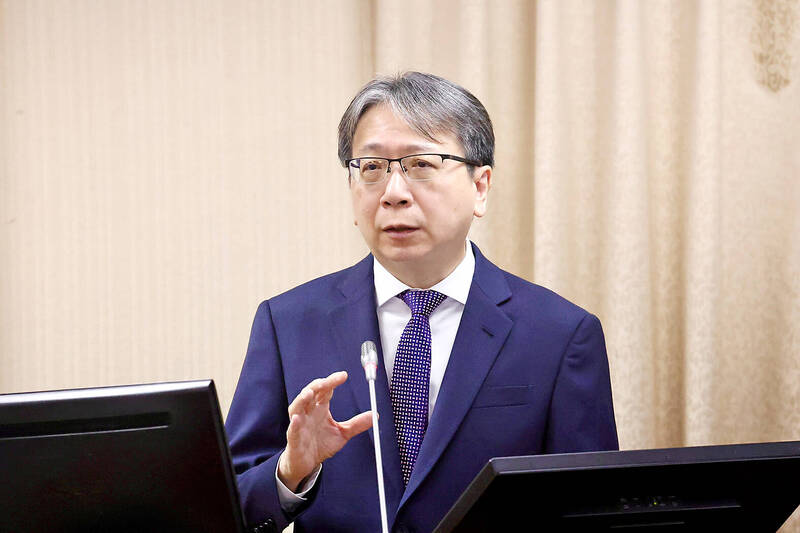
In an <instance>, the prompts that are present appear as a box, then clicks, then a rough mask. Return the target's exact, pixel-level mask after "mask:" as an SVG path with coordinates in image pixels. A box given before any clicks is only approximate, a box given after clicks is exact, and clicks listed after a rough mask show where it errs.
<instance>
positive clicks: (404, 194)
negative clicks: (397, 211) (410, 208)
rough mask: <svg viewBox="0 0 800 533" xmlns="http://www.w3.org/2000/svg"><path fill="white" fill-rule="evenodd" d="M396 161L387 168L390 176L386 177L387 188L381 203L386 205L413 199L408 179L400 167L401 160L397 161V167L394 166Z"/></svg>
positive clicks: (403, 203)
mask: <svg viewBox="0 0 800 533" xmlns="http://www.w3.org/2000/svg"><path fill="white" fill-rule="evenodd" d="M394 163H395V162H394V161H393V162H392V163H391V164H390V165H389V169H388V170H387V172H388V173H389V177H387V178H386V188H385V189H384V191H383V195H382V196H381V203H382V204H383V205H386V206H391V205H405V204H408V203H409V202H411V199H412V196H411V190H410V189H409V187H408V180H407V178H406V175H405V173H404V172H403V169H402V168H401V167H400V162H399V161H397V162H396V163H397V166H396V167H393V164H394Z"/></svg>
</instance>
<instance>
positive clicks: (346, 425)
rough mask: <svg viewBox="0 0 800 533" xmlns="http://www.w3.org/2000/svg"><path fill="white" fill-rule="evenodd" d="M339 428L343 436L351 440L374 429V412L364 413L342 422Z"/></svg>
mask: <svg viewBox="0 0 800 533" xmlns="http://www.w3.org/2000/svg"><path fill="white" fill-rule="evenodd" d="M339 427H340V428H341V429H342V436H343V437H344V438H345V439H347V440H350V439H352V438H353V437H355V436H356V435H358V434H359V433H363V432H364V431H366V430H368V429H369V428H371V427H372V411H364V412H363V413H361V414H358V415H356V416H354V417H353V418H351V419H350V420H347V421H345V422H340V423H339Z"/></svg>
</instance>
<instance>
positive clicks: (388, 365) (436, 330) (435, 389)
mask: <svg viewBox="0 0 800 533" xmlns="http://www.w3.org/2000/svg"><path fill="white" fill-rule="evenodd" d="M373 271H374V277H375V296H376V300H377V301H376V304H377V308H378V328H379V329H380V334H381V348H383V366H384V368H385V369H386V377H387V379H388V380H389V383H391V382H392V372H393V370H394V358H395V356H396V355H397V345H398V344H399V343H400V335H401V334H402V333H403V329H405V327H406V324H408V321H409V320H411V309H410V308H409V307H408V305H406V303H405V302H404V301H403V300H402V299H400V298H396V296H397V295H398V294H400V293H401V292H403V291H404V290H406V289H414V288H418V287H409V286H408V285H406V284H405V283H403V282H402V281H400V280H399V279H397V278H395V277H394V276H393V275H392V274H390V273H389V271H388V270H386V269H385V268H384V267H383V265H381V264H380V263H379V262H378V260H377V259H375V261H374V266H373ZM474 273H475V255H474V254H473V252H472V246H470V245H469V242H467V245H466V253H465V254H464V259H463V260H462V261H461V263H459V264H458V266H457V267H456V268H455V269H454V270H453V271H452V272H451V273H450V274H449V275H448V276H447V277H446V278H444V279H443V280H442V281H440V282H439V283H437V284H436V285H434V286H433V287H430V289H431V290H434V291H436V292H440V293H442V294H444V295H445V296H446V297H447V298H445V299H444V301H443V302H442V303H441V304H439V306H438V307H437V308H436V309H434V311H433V313H431V315H430V317H429V318H428V321H429V323H430V325H431V376H430V389H429V394H428V419H429V420H430V417H431V414H433V406H434V405H435V404H436V398H437V397H438V396H439V389H440V388H441V386H442V379H444V371H445V370H446V369H447V362H448V361H449V360H450V352H451V351H453V343H454V342H455V340H456V333H457V332H458V325H459V324H460V323H461V315H462V314H463V313H464V306H465V305H466V303H467V296H468V295H469V288H470V286H471V285H472V276H473V274H474Z"/></svg>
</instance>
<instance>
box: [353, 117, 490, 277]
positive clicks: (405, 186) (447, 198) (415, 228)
mask: <svg viewBox="0 0 800 533" xmlns="http://www.w3.org/2000/svg"><path fill="white" fill-rule="evenodd" d="M436 137H437V141H431V140H429V139H427V138H425V137H423V136H421V135H420V134H418V133H417V132H415V131H414V130H413V129H411V127H409V126H408V124H406V123H405V121H403V119H401V118H400V117H398V116H397V115H395V114H394V112H393V111H392V110H391V108H389V107H388V106H386V105H383V104H381V105H376V106H374V107H372V108H370V109H369V110H368V111H367V112H366V113H364V115H363V116H362V117H361V120H360V121H359V122H358V126H357V127H356V132H355V135H354V137H353V156H352V157H366V156H375V157H386V158H396V157H404V156H407V155H411V154H419V153H442V154H451V155H457V156H462V157H463V156H464V149H463V148H462V147H461V145H460V143H459V142H458V141H457V140H456V138H455V137H454V136H453V135H451V134H447V133H439V134H437V135H436ZM491 175H492V169H491V167H489V166H484V167H479V168H477V169H475V170H474V171H473V173H472V175H471V174H470V172H469V170H468V167H467V165H466V164H464V163H459V162H457V161H452V160H446V161H445V162H444V166H443V167H442V170H441V171H440V173H439V174H437V176H436V178H435V179H433V180H430V181H424V182H409V181H408V180H407V179H406V178H405V176H404V175H403V172H402V170H401V169H400V165H399V163H392V165H391V174H390V175H389V177H388V178H387V179H386V180H385V181H384V182H382V183H377V184H364V183H357V182H354V181H353V182H351V184H350V193H351V197H352V201H353V214H354V216H355V223H356V225H357V226H358V228H359V230H360V231H361V235H362V236H363V237H364V240H365V241H366V243H367V246H369V248H370V250H371V251H372V253H373V255H374V256H375V257H376V258H377V259H378V261H380V263H381V264H382V265H383V266H384V267H386V268H387V270H389V271H390V272H391V273H392V274H394V275H395V276H396V277H397V278H398V279H400V280H401V281H403V282H405V283H406V284H408V285H410V286H413V287H420V288H428V287H430V286H432V285H434V284H436V283H437V282H439V281H441V280H442V279H444V278H445V277H446V276H447V275H448V274H449V273H450V272H452V271H453V269H454V268H455V267H456V266H457V265H458V263H459V262H460V261H461V260H462V259H463V257H464V243H465V239H466V237H467V232H468V231H469V227H470V224H472V217H473V216H477V217H480V216H483V214H484V213H485V212H486V198H487V195H488V192H489V188H490V185H491Z"/></svg>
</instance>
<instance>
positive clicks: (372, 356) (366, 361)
mask: <svg viewBox="0 0 800 533" xmlns="http://www.w3.org/2000/svg"><path fill="white" fill-rule="evenodd" d="M361 365H362V366H363V367H364V372H365V374H366V376H367V383H368V384H369V405H370V409H371V410H372V436H373V439H372V442H373V444H374V445H375V467H376V470H377V471H378V499H379V500H380V506H381V528H382V529H381V530H382V532H383V533H389V526H388V524H387V518H386V491H385V489H384V486H383V460H382V459H381V440H380V430H379V428H378V405H377V401H376V399H375V376H376V373H377V372H376V371H377V368H378V352H377V350H376V349H375V343H374V342H372V341H365V342H364V344H362V345H361Z"/></svg>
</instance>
